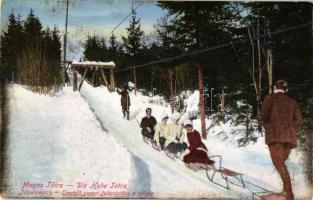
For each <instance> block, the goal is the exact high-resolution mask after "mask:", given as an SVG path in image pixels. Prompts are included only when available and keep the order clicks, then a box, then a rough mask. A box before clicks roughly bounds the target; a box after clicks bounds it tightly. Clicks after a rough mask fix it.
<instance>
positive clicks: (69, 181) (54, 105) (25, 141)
mask: <svg viewBox="0 0 313 200" xmlns="http://www.w3.org/2000/svg"><path fill="white" fill-rule="evenodd" d="M9 108H10V119H9V153H8V158H9V162H10V174H9V180H10V183H9V195H10V196H13V197H14V196H19V197H33V196H36V197H38V196H50V197H63V196H62V194H61V192H60V193H54V191H56V190H55V189H49V190H48V189H47V188H46V185H47V184H48V182H55V183H58V184H63V188H62V189H61V191H63V190H66V191H72V190H74V188H73V186H66V185H75V186H76V184H77V183H78V182H84V183H87V184H90V185H91V184H92V183H94V182H99V183H100V182H104V183H108V184H110V183H112V182H116V183H124V184H129V181H131V170H130V169H131V159H132V157H131V154H130V153H129V152H128V151H127V149H125V148H124V147H123V145H122V144H120V143H119V142H117V141H116V140H115V139H114V138H113V137H111V136H110V135H108V134H107V133H106V132H105V131H104V129H105V127H101V126H102V124H100V123H99V122H98V121H97V119H96V118H95V116H94V115H93V113H92V112H91V111H90V108H89V106H88V104H87V103H86V102H85V101H84V100H83V99H82V98H81V97H80V94H79V93H73V92H72V88H64V93H63V94H62V95H60V96H58V97H50V96H46V95H39V94H34V93H32V92H30V91H28V90H26V89H24V88H23V87H22V86H19V85H11V86H9ZM25 182H30V183H33V184H44V188H37V189H36V190H37V192H42V194H27V193H26V191H33V189H32V188H24V189H21V188H22V186H23V184H24V183H25ZM59 190H60V189H59ZM23 191H24V192H23ZM47 191H48V192H52V193H51V194H48V195H47ZM67 197H68V196H67Z"/></svg>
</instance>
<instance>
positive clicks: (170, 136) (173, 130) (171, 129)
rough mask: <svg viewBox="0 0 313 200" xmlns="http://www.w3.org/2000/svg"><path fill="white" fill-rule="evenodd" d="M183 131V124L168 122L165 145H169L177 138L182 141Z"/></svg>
mask: <svg viewBox="0 0 313 200" xmlns="http://www.w3.org/2000/svg"><path fill="white" fill-rule="evenodd" d="M182 132H183V127H182V125H180V124H168V125H167V126H166V129H165V132H164V138H165V139H166V141H165V146H167V145H169V144H170V143H171V142H174V141H175V140H176V141H177V140H178V141H179V142H182V140H183V137H182Z"/></svg>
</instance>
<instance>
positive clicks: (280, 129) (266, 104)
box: [261, 80, 302, 200]
mask: <svg viewBox="0 0 313 200" xmlns="http://www.w3.org/2000/svg"><path fill="white" fill-rule="evenodd" d="M287 87H288V84H287V82H286V81H285V80H278V81H276V83H275V86H274V93H273V94H270V95H267V96H266V97H265V99H264V101H263V104H262V109H261V121H262V125H263V127H264V128H265V130H266V135H265V142H266V144H267V145H268V146H269V151H270V155H271V158H272V161H273V164H274V166H275V168H276V170H277V171H278V173H279V175H280V176H281V178H282V181H283V191H282V194H283V195H284V196H286V199H287V200H293V199H294V195H293V192H292V187H291V182H290V177H289V173H288V170H287V167H286V165H285V161H286V160H287V159H288V157H289V154H290V150H291V149H292V148H295V147H296V145H297V129H298V128H299V127H300V126H301V123H302V116H301V113H300V110H299V106H298V104H297V102H296V101H295V100H293V99H291V98H290V97H288V95H287V94H286V92H287Z"/></svg>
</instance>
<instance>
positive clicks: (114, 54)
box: [108, 34, 118, 62]
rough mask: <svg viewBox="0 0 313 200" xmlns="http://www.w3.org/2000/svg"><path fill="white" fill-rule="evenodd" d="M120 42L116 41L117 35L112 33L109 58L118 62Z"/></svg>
mask: <svg viewBox="0 0 313 200" xmlns="http://www.w3.org/2000/svg"><path fill="white" fill-rule="evenodd" d="M117 50H118V43H117V41H116V36H115V35H114V34H112V35H111V36H110V39H109V47H108V60H113V61H114V62H116V58H117V54H118V51H117Z"/></svg>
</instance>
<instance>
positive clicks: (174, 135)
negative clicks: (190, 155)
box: [164, 114, 187, 154]
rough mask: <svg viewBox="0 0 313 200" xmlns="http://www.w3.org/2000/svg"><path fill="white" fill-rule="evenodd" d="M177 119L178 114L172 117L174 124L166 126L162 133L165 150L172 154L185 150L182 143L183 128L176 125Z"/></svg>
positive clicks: (184, 144) (178, 117)
mask: <svg viewBox="0 0 313 200" xmlns="http://www.w3.org/2000/svg"><path fill="white" fill-rule="evenodd" d="M179 119H180V116H179V114H176V115H173V116H172V121H174V123H173V124H168V125H167V126H166V129H165V133H164V137H165V146H166V149H167V150H168V151H169V152H171V153H173V154H177V153H179V152H183V151H185V150H186V149H187V144H186V143H185V142H183V139H184V137H183V134H182V133H183V127H182V125H181V124H179V123H178V121H179Z"/></svg>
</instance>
